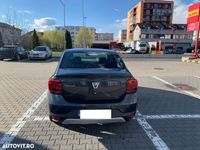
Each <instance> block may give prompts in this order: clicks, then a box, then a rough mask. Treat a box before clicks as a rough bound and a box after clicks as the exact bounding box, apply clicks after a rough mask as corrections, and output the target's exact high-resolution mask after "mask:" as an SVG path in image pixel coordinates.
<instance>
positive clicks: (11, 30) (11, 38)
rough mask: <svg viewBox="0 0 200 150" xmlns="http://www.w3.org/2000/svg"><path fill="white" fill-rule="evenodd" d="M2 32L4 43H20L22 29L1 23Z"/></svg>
mask: <svg viewBox="0 0 200 150" xmlns="http://www.w3.org/2000/svg"><path fill="white" fill-rule="evenodd" d="M0 32H1V35H2V39H3V43H4V45H14V44H18V43H20V37H21V32H22V30H21V29H19V28H16V27H14V26H11V25H9V24H6V23H0Z"/></svg>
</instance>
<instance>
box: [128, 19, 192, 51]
mask: <svg viewBox="0 0 200 150" xmlns="http://www.w3.org/2000/svg"><path fill="white" fill-rule="evenodd" d="M133 36H134V40H133V41H132V42H127V43H125V45H126V46H128V47H130V46H131V44H133V45H134V44H135V43H136V42H137V41H143V42H147V43H148V44H149V46H150V49H158V47H159V44H160V43H162V50H165V48H166V47H168V46H171V47H173V48H177V47H182V48H183V50H184V51H186V50H187V48H189V47H190V46H191V43H192V37H193V33H192V32H187V31H186V25H185V24H172V25H170V26H168V27H165V26H162V27H161V26H156V25H155V26H153V25H149V26H148V25H145V24H142V23H138V24H136V26H135V29H134V31H133Z"/></svg>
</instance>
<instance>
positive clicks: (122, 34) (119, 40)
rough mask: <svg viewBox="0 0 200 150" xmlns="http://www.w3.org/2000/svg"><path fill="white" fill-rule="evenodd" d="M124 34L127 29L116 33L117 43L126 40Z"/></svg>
mask: <svg viewBox="0 0 200 150" xmlns="http://www.w3.org/2000/svg"><path fill="white" fill-rule="evenodd" d="M126 34H127V30H126V29H123V30H120V31H119V33H118V43H124V42H126Z"/></svg>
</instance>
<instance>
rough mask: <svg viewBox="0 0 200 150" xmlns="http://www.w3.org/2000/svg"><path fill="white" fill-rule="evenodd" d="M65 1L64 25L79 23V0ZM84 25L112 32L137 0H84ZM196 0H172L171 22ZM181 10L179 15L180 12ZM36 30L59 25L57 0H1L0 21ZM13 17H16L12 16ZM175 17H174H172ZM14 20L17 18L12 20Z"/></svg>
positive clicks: (182, 17) (123, 22)
mask: <svg viewBox="0 0 200 150" xmlns="http://www.w3.org/2000/svg"><path fill="white" fill-rule="evenodd" d="M63 1H64V2H65V3H66V6H67V7H66V10H67V11H66V25H82V9H81V4H82V0H63ZM84 1H85V15H86V17H87V20H86V25H87V26H90V27H95V28H96V29H97V32H114V33H115V36H117V33H118V30H120V29H122V28H125V27H126V18H127V11H128V10H129V9H130V8H132V7H133V6H134V5H135V4H136V3H137V2H139V0H84ZM195 1H199V0H174V2H175V10H174V13H175V14H174V22H175V23H184V22H185V21H186V15H187V7H188V5H189V4H191V3H193V2H195ZM180 14H181V15H180ZM9 18H10V20H11V21H10V23H12V22H18V23H17V25H21V26H23V27H26V28H27V30H30V29H31V28H38V29H40V30H45V29H48V28H50V27H52V26H54V25H63V7H62V5H61V4H60V2H59V0H1V5H0V21H3V22H8V21H9ZM13 18H17V19H13ZM175 18H176V19H175ZM14 20H17V21H14Z"/></svg>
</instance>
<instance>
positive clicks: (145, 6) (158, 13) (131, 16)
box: [126, 0, 174, 41]
mask: <svg viewBox="0 0 200 150" xmlns="http://www.w3.org/2000/svg"><path fill="white" fill-rule="evenodd" d="M173 8H174V2H173V1H164V0H141V1H140V2H139V3H138V4H136V5H135V6H134V7H133V8H132V9H131V10H129V11H128V21H127V38H126V39H127V41H132V40H133V38H134V37H133V30H134V28H135V25H136V24H137V23H142V24H151V25H160V24H161V25H164V26H168V25H171V24H172V19H173Z"/></svg>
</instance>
